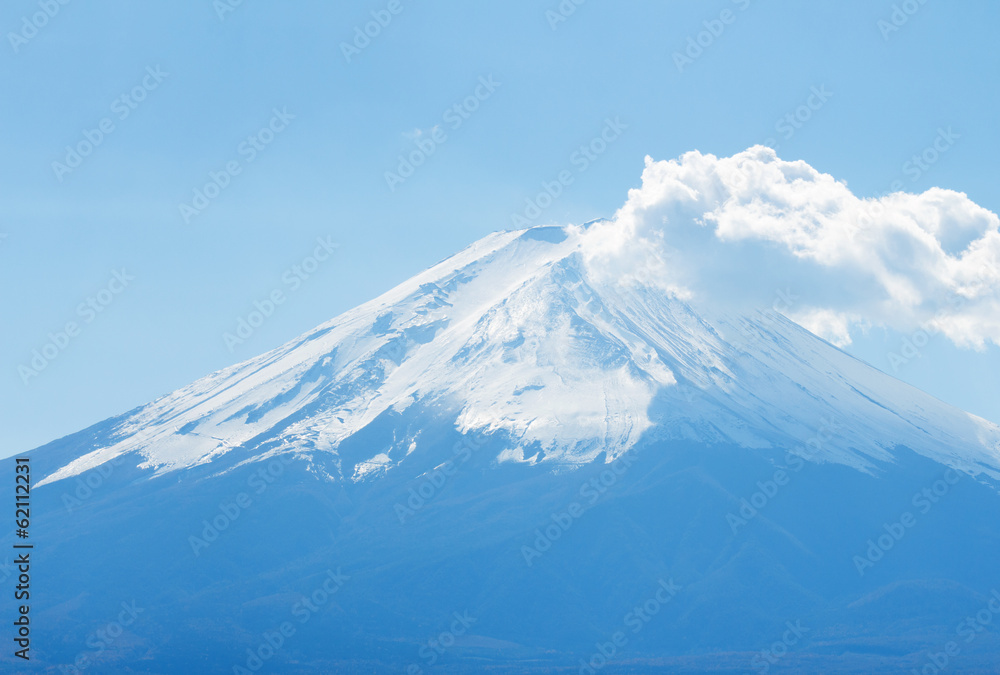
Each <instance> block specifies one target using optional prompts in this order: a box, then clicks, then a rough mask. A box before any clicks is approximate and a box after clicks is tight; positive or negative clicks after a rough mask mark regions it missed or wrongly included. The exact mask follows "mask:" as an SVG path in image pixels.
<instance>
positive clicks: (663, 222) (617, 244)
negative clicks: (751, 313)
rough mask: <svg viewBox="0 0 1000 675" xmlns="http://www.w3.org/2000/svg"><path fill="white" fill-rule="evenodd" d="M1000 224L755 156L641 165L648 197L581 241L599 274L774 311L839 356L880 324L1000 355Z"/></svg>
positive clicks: (953, 206) (942, 197) (757, 152)
mask: <svg viewBox="0 0 1000 675" xmlns="http://www.w3.org/2000/svg"><path fill="white" fill-rule="evenodd" d="M998 229H1000V219H998V217H997V215H996V214H994V213H992V212H990V211H988V210H986V209H984V208H982V207H980V206H978V205H977V204H975V203H973V202H972V201H971V200H970V199H969V198H968V197H967V196H966V195H965V194H962V193H959V192H954V191H951V190H943V189H940V188H933V189H931V190H928V191H927V192H924V193H923V194H919V195H915V194H906V193H894V194H890V195H886V196H884V197H881V198H879V199H864V198H859V197H857V196H855V195H854V194H853V193H852V192H851V191H850V190H849V189H848V187H847V185H846V184H845V183H843V182H841V181H837V180H836V179H834V178H833V177H832V176H830V175H828V174H824V173H820V172H818V171H816V170H815V169H814V168H812V167H811V166H809V165H808V164H806V163H805V162H802V161H795V162H788V161H784V160H782V159H780V158H778V157H777V156H776V155H775V153H774V151H773V150H771V149H770V148H766V147H763V146H756V147H753V148H750V149H748V150H746V151H745V152H742V153H739V154H737V155H734V156H733V157H727V158H718V157H715V156H713V155H703V154H701V153H699V152H689V153H687V154H685V155H683V156H682V157H680V158H679V159H676V160H670V161H654V160H652V159H651V158H648V157H647V158H646V166H645V169H644V171H643V174H642V186H641V187H640V188H637V189H634V190H631V191H630V192H629V195H628V200H627V201H626V203H625V205H624V206H623V207H622V208H621V209H619V211H618V212H617V213H616V214H615V216H614V218H612V219H611V220H608V221H603V222H601V223H598V224H595V225H592V226H591V227H590V228H589V229H588V230H587V231H586V232H585V233H583V236H584V238H585V241H586V244H585V248H584V251H585V255H586V257H587V260H588V263H589V265H590V266H591V270H592V272H593V273H595V274H598V275H605V276H613V277H615V278H618V279H622V280H623V281H624V282H626V283H627V282H628V281H629V280H630V279H632V280H640V281H643V282H646V283H656V284H658V285H660V286H662V287H663V288H666V289H669V290H671V291H672V292H675V293H679V294H685V295H687V296H688V297H690V298H691V299H692V301H694V302H696V303H697V302H704V303H706V304H711V305H714V306H719V307H724V308H734V309H742V310H745V309H749V308H754V307H762V306H770V304H771V301H772V299H773V298H774V296H775V292H776V290H778V289H782V290H784V289H789V290H791V292H792V293H793V294H794V295H796V296H798V298H799V299H798V300H797V301H796V303H795V304H794V306H792V307H791V308H790V309H789V310H788V311H787V314H788V315H789V317H790V318H792V319H794V320H796V321H798V322H799V323H800V324H801V325H803V326H804V327H806V328H808V329H809V330H811V331H813V332H815V333H817V334H819V335H821V336H823V337H825V338H827V339H829V340H831V341H833V342H834V343H836V344H840V345H844V344H849V343H850V334H851V331H852V330H858V329H859V328H867V327H868V326H871V325H876V326H886V327H889V328H893V329H896V330H900V331H904V332H912V331H914V330H916V329H918V328H924V329H931V330H935V331H938V332H941V333H943V334H944V335H946V336H947V337H948V338H950V339H951V340H952V341H953V342H955V343H956V344H958V345H959V346H965V347H970V346H971V347H976V348H981V347H983V346H984V345H985V344H986V343H987V342H993V343H995V344H1000V231H998Z"/></svg>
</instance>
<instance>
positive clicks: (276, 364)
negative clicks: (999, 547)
mask: <svg viewBox="0 0 1000 675" xmlns="http://www.w3.org/2000/svg"><path fill="white" fill-rule="evenodd" d="M583 234H584V231H582V230H577V229H573V228H569V229H566V230H563V229H559V228H534V229H530V230H527V231H517V232H501V233H497V234H494V235H491V236H489V237H486V238H485V239H483V240H481V241H479V242H477V243H476V244H474V245H472V246H470V247H469V248H468V249H466V250H465V251H463V252H462V253H460V254H458V255H456V256H454V257H452V258H449V259H447V260H445V261H443V262H442V263H440V264H438V265H436V266H435V267H433V268H431V269H430V270H428V271H427V272H425V273H423V274H421V275H418V276H417V277H415V278H414V279H412V280H410V281H408V282H406V283H404V284H401V285H400V286H398V287H396V288H395V289H393V290H391V291H389V292H388V293H386V294H384V295H383V296H381V297H379V298H377V299H375V300H373V301H371V302H369V303H366V304H364V305H361V306H360V307H358V308H356V309H354V310H351V311H349V312H347V313H345V314H343V315H341V316H339V317H337V318H335V319H333V320H332V321H330V322H328V323H326V324H323V325H321V326H319V327H317V328H316V329H314V330H312V331H310V332H308V333H306V334H305V335H303V336H301V337H299V338H297V339H296V340H293V341H292V342H289V343H288V344H286V345H284V346H282V347H280V348H278V349H276V350H273V351H271V352H268V353H267V354H264V355H262V356H260V357H257V358H255V359H251V360H249V361H247V362H244V363H242V364H239V365H236V366H233V367H231V368H227V369H225V370H223V371H219V372H217V373H214V374H212V375H210V376H208V377H206V378H203V379H202V380H199V381H197V382H195V383H194V384H192V385H190V386H188V387H185V388H183V389H180V390H178V391H176V392H174V393H172V394H170V395H168V396H165V397H163V398H161V399H159V400H157V401H154V402H153V403H151V404H149V405H147V406H144V407H143V408H140V409H139V410H138V411H136V412H134V413H132V414H130V415H129V417H128V418H126V419H125V420H124V421H123V422H121V423H120V424H119V425H118V427H117V428H116V429H115V434H116V436H117V437H119V438H120V439H121V440H120V441H119V442H117V443H114V444H111V445H109V446H107V447H98V448H94V450H93V451H92V452H91V453H87V454H84V455H83V456H82V457H80V458H79V459H77V460H76V461H74V462H70V463H68V464H67V465H65V466H64V467H61V468H60V469H59V470H58V471H56V472H54V473H53V474H52V475H50V476H47V477H46V478H45V480H44V481H43V483H41V484H45V483H48V482H52V481H57V480H60V479H64V478H67V477H71V476H75V475H78V474H80V473H81V472H84V471H86V470H88V469H91V468H93V467H96V466H99V465H101V464H102V463H104V462H107V461H109V460H111V459H113V458H116V457H119V456H121V455H124V454H128V453H137V454H138V455H141V456H142V458H143V459H144V461H143V462H141V466H142V467H144V468H146V467H148V468H150V469H152V470H153V473H154V474H159V473H163V472H165V471H170V470H176V469H182V468H185V467H190V466H193V465H196V464H199V463H203V462H210V461H211V460H212V459H213V458H215V457H218V456H220V455H222V454H225V453H227V452H229V451H230V450H232V449H234V448H238V447H241V448H244V449H249V450H252V449H254V448H260V449H261V451H264V450H265V449H266V451H267V452H298V453H302V452H324V453H331V454H332V455H334V456H336V454H337V448H338V446H339V445H340V444H341V443H342V442H343V441H344V440H345V439H347V438H349V437H350V436H351V435H352V434H354V433H356V432H357V431H358V430H360V429H362V428H364V427H365V425H367V424H369V423H370V422H371V421H372V420H374V419H375V418H376V417H378V416H379V415H380V414H382V413H384V412H386V411H387V410H390V409H391V410H396V411H400V410H404V409H406V408H407V407H408V406H410V405H412V404H413V403H414V402H415V401H418V400H419V401H424V402H426V401H430V400H433V401H435V402H437V403H438V404H439V405H440V407H441V408H440V409H441V414H442V415H445V414H447V415H453V416H454V419H455V421H456V423H457V426H458V428H459V430H461V431H463V432H487V433H488V432H496V431H503V432H506V433H508V434H510V437H511V439H512V441H513V445H512V447H510V448H508V449H506V450H505V451H504V452H503V453H501V455H500V456H499V457H498V458H497V459H498V460H499V461H501V462H505V461H543V462H554V463H559V464H567V465H579V464H584V463H587V462H590V461H592V460H593V459H594V458H595V457H596V456H597V455H599V454H601V453H602V452H603V453H606V455H607V458H608V460H609V461H610V459H613V458H614V457H616V456H618V455H620V454H621V453H622V452H624V451H625V450H627V449H628V448H630V447H632V446H633V445H634V444H635V443H636V442H637V440H638V438H639V437H640V436H641V435H642V434H643V433H645V432H647V431H650V430H652V429H653V428H654V427H655V431H654V432H653V433H654V434H655V435H656V436H657V437H662V438H687V439H692V440H700V441H709V442H733V443H736V444H738V445H742V446H744V447H749V448H767V447H775V446H785V445H789V444H793V445H794V444H796V443H799V444H801V443H804V442H805V441H806V440H807V439H809V438H811V437H812V436H813V435H814V433H815V430H816V428H817V425H818V424H819V423H820V422H819V420H820V419H821V418H829V417H831V416H844V417H849V418H850V424H851V433H850V434H848V435H845V436H840V437H837V438H834V439H830V440H829V441H828V442H826V443H824V445H823V447H822V448H818V449H814V450H813V451H812V452H810V458H811V459H814V460H817V461H833V462H839V463H845V464H850V465H852V466H856V467H858V468H862V469H868V468H870V467H871V461H872V460H873V459H878V460H883V461H884V460H887V459H889V458H890V457H891V456H892V454H891V450H892V447H893V446H894V445H896V444H902V445H906V446H908V447H911V448H914V449H916V451H917V452H920V453H921V454H924V455H925V456H927V457H930V458H933V459H935V460H937V461H941V462H943V463H946V464H948V465H949V466H953V467H956V468H959V469H961V470H963V471H968V472H971V473H979V472H983V473H985V474H987V475H989V476H990V477H992V478H997V477H998V476H1000V473H998V471H1000V429H998V427H997V426H996V425H993V424H991V423H989V422H986V421H985V420H982V419H979V418H976V417H974V416H971V415H969V414H967V413H964V412H962V411H959V410H957V409H954V408H951V407H949V406H947V405H944V404H942V403H940V402H939V401H936V400H935V399H933V398H932V397H930V396H927V395H926V394H923V393H922V392H919V391H918V390H916V389H913V388H912V387H908V386H907V385H904V384H902V383H900V382H898V381H897V380H894V379H893V378H890V377H888V376H886V375H884V374H882V373H880V372H878V371H876V370H875V369H873V368H871V367H869V366H867V365H865V364H863V363H861V362H858V361H856V360H854V359H852V358H850V357H848V356H846V355H845V354H844V353H842V352H840V351H839V350H837V349H835V348H833V347H831V346H830V345H828V344H827V343H825V342H823V341H822V340H820V339H818V338H816V337H814V336H812V335H811V334H809V333H808V332H807V331H804V330H803V329H801V328H799V327H798V326H796V325H795V324H793V323H792V322H790V321H788V320H787V319H784V318H783V317H780V316H778V315H776V314H775V313H774V312H770V313H767V314H764V313H758V314H756V315H752V316H747V317H735V316H725V315H721V316H711V315H709V314H707V313H706V312H704V311H702V312H701V313H698V312H697V311H696V310H694V309H693V308H692V306H690V305H689V304H687V303H685V302H684V301H682V300H680V299H678V298H676V297H671V296H670V295H669V294H667V293H664V292H663V291H662V290H660V289H657V288H653V287H648V286H642V285H638V284H634V283H633V284H629V285H623V284H617V283H614V282H611V283H608V282H599V281H595V280H594V279H592V278H591V275H590V274H589V273H588V269H587V265H586V264H585V263H584V262H583V260H582V256H581V253H580V249H581V239H582V236H583ZM654 401H655V402H656V408H655V409H652V408H651V407H650V406H652V405H653V403H654ZM399 442H400V443H405V444H406V447H405V452H406V453H409V452H411V451H412V450H413V448H414V447H416V446H417V445H419V442H418V441H417V440H416V439H413V438H410V439H400V441H399ZM365 461H366V464H365V466H364V467H361V468H359V467H357V466H355V467H354V468H353V470H354V471H356V472H357V473H356V474H355V473H350V472H348V473H344V471H346V470H347V469H349V468H351V467H340V474H339V475H336V476H335V478H347V479H353V478H358V479H360V478H362V477H364V476H366V475H368V474H369V473H371V472H375V473H380V472H382V471H384V470H388V469H390V468H391V467H393V466H395V465H396V464H398V462H397V461H389V460H388V458H387V456H386V455H385V454H384V453H379V454H377V455H373V456H372V457H369V458H366V460H365Z"/></svg>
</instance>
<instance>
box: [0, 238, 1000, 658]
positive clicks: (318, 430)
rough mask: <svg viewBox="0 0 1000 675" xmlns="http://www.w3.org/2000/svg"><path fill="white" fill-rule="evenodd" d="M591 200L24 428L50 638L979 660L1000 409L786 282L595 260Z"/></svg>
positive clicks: (168, 645) (993, 531)
mask: <svg viewBox="0 0 1000 675" xmlns="http://www.w3.org/2000/svg"><path fill="white" fill-rule="evenodd" d="M605 225H606V223H601V222H595V223H591V224H589V225H586V226H581V227H565V228H559V227H536V228H531V229H527V230H520V231H508V232H498V233H495V234H492V235H490V236H487V237H485V238H484V239H482V240H480V241H478V242H476V243H474V244H473V245H471V246H470V247H468V248H467V249H465V250H464V251H462V252H460V253H458V254H457V255H455V256H452V257H451V258H448V259H447V260H444V261H442V262H441V263H439V264H437V265H435V266H434V267H432V268H431V269H429V270H427V271H426V272H424V273H422V274H419V275H417V276H416V277H414V278H413V279H411V280H409V281H407V282H405V283H403V284H401V285H399V286H398V287H396V288H394V289H392V290H390V291H389V292H387V293H385V294H384V295H382V296H380V297H378V298H376V299H374V300H372V301H371V302H368V303H366V304H364V305H361V306H360V307H357V308H356V309H353V310H351V311H349V312H346V313H345V314H343V315H341V316H339V317H336V318H335V319H333V320H331V321H330V322H328V323H325V324H323V325H321V326H318V327H317V328H315V329H313V330H311V331H309V332H308V333H306V334H304V335H302V336H300V337H298V338H296V339H295V340H292V341H291V342H289V343H287V344H285V345H283V346H281V347H279V348H277V349H274V350H272V351H270V352H268V353H266V354H263V355H261V356H259V357H257V358H254V359H251V360H249V361H246V362H244V363H241V364H238V365H235V366H232V367H230V368H227V369H224V370H221V371H219V372H216V373H213V374H211V375H209V376H207V377H205V378H203V379H201V380H198V381H197V382H195V383H193V384H191V385H189V386H187V387H184V388H182V389H179V390H177V391H175V392H173V393H171V394H169V395H167V396H164V397H163V398H160V399H158V400H156V401H153V402H152V403H149V404H148V405H145V406H142V407H140V408H137V409H135V410H133V411H130V412H128V413H126V414H124V415H121V416H119V417H116V418H113V419H110V420H106V421H105V422H102V423H100V424H97V425H95V426H93V427H91V428H89V429H86V430H84V431H81V432H79V433H77V434H74V435H72V436H68V437H66V438H63V439H60V440H58V441H55V442H53V443H50V444H48V445H46V446H43V447H41V448H38V449H37V450H35V451H33V452H31V453H28V456H30V457H31V467H32V474H33V476H34V480H36V481H37V482H36V484H35V486H34V488H33V492H32V499H33V518H32V527H33V530H32V537H33V538H34V540H35V541H37V544H36V548H35V550H34V551H33V553H32V555H34V556H35V557H36V562H35V568H36V569H37V577H38V579H39V580H38V582H37V584H38V587H39V589H40V590H39V591H38V592H37V595H36V596H35V598H34V600H33V605H32V610H31V611H32V617H33V621H34V629H33V630H34V635H35V640H34V643H33V649H34V650H35V657H34V658H36V659H37V661H38V662H40V664H41V665H43V666H46V667H48V668H49V669H50V670H51V672H68V671H60V670H59V666H60V665H64V666H67V665H69V664H72V663H74V662H75V661H76V662H77V663H78V665H77V666H76V668H77V669H78V670H80V671H83V670H87V671H89V672H105V671H106V672H163V673H169V672H190V671H191V669H192V668H193V669H195V670H196V671H198V672H253V671H255V670H257V669H258V668H261V667H263V668H264V669H265V670H266V671H269V672H283V673H284V672H287V673H299V672H301V673H307V672H400V671H402V672H413V673H416V672H431V671H435V670H436V671H440V672H480V671H487V672H574V673H575V672H591V671H593V672H596V671H598V670H600V671H602V672H609V673H610V672H708V671H711V672H741V673H742V672H749V671H755V672H782V671H787V672H802V671H804V670H809V671H814V672H817V671H822V672H858V673H862V672H866V673H869V672H901V671H903V672H905V671H906V669H909V668H913V669H916V671H917V672H921V670H920V669H921V668H923V667H924V666H925V665H926V664H927V663H936V661H935V659H938V660H940V659H939V658H938V657H939V656H941V658H945V659H947V660H948V662H949V666H948V667H949V669H950V670H951V671H952V672H992V671H991V670H990V668H991V665H990V664H994V663H997V662H998V660H1000V641H998V640H997V639H996V635H995V631H994V629H993V625H992V621H989V622H987V621H985V620H982V619H977V617H985V616H986V615H985V614H983V613H982V612H984V611H987V612H990V618H991V619H992V612H993V611H1000V600H998V604H997V606H996V610H992V609H990V607H991V605H990V602H991V599H992V598H994V597H995V598H998V599H1000V592H997V591H996V589H997V588H1000V577H998V575H997V572H996V565H995V561H996V560H997V556H998V554H1000V500H998V496H997V486H998V479H1000V428H998V427H997V426H996V425H994V424H992V423H990V422H988V421H986V420H983V419H981V418H978V417H975V416H973V415H970V414H968V413H965V412H963V411H961V410H958V409H956V408H954V407H951V406H949V405H946V404H944V403H942V402H940V401H938V400H936V399H934V398H933V397H931V396H929V395H927V394H925V393H923V392H921V391H919V390H917V389H915V388H913V387H910V386H908V385H906V384H904V383H901V382H899V381H898V380H895V379H893V378H892V377H889V376H888V375H886V374H884V373H882V372H880V371H878V370H876V369H874V368H872V367H871V366H869V365H867V364H865V363H863V362H861V361H858V360H856V359H854V358H852V357H851V356H849V355H847V354H846V353H844V352H843V351H841V350H839V349H837V348H836V347H834V346H833V345H831V344H829V343H827V342H826V341H824V340H822V339H820V338H819V337H817V336H815V335H813V334H812V333H810V332H808V331H807V330H805V329H804V328H802V327H800V326H799V325H797V324H796V323H794V322H792V321H790V320H789V319H787V318H785V316H784V315H783V312H785V311H786V310H787V309H788V308H789V307H790V306H792V305H794V304H795V303H796V302H797V298H796V295H795V292H794V289H789V288H784V289H782V288H777V289H775V302H774V306H773V307H772V308H771V309H767V310H765V311H759V312H753V313H749V314H748V313H737V312H734V311H730V310H723V309H721V308H719V307H712V306H710V304H709V305H708V306H706V303H704V302H699V301H698V300H697V299H695V298H690V297H685V296H684V294H683V293H678V292H672V291H671V290H670V289H667V288H664V287H663V286H662V285H660V284H658V283H656V282H655V280H643V279H642V278H641V277H630V278H628V279H622V278H617V277H615V276H609V275H608V274H605V273H600V272H598V271H596V270H595V268H594V266H592V265H591V264H590V257H591V256H592V250H591V248H590V246H589V244H588V243H587V242H588V241H589V240H588V237H589V236H590V235H591V233H592V232H593V231H594V229H595V228H600V227H602V226H605ZM14 472H15V465H14V460H13V459H10V460H5V461H4V462H3V463H2V467H0V473H2V477H0V480H4V481H7V482H5V483H4V484H13V481H14V478H13V475H14ZM12 539H13V533H12V534H10V535H8V536H7V537H5V539H4V545H5V546H6V550H11V549H10V544H11V541H8V540H12ZM3 583H5V584H11V583H12V582H11V581H10V580H6V581H4V582H3ZM123 603H124V604H123ZM122 607H126V608H127V607H132V608H133V609H132V612H131V613H128V617H127V618H128V619H129V621H128V623H127V624H126V623H125V619H123V618H122V612H124V611H125V610H123V609H122ZM977 612H978V614H977ZM966 621H971V622H972V623H970V624H968V625H966V624H965V622H966ZM112 633H116V635H114V636H112ZM970 638H971V639H970ZM949 643H954V644H955V648H957V651H955V649H950V648H947V645H948V644H949ZM248 650H249V651H248ZM951 652H955V653H951ZM0 658H2V659H3V660H4V666H5V668H6V667H10V668H14V669H16V668H19V667H22V664H21V663H20V662H19V661H18V660H16V659H13V658H11V657H9V656H4V657H0ZM79 658H82V659H83V663H84V664H85V665H86V667H85V668H81V667H80V665H79V663H80V662H79V661H78V659H79ZM255 666H256V667H255ZM935 667H941V666H940V664H937V666H935ZM244 669H245V670H244ZM17 672H20V671H17ZM24 672H29V671H28V670H27V669H25V670H24ZM31 672H36V671H34V670H33V671H31Z"/></svg>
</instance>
